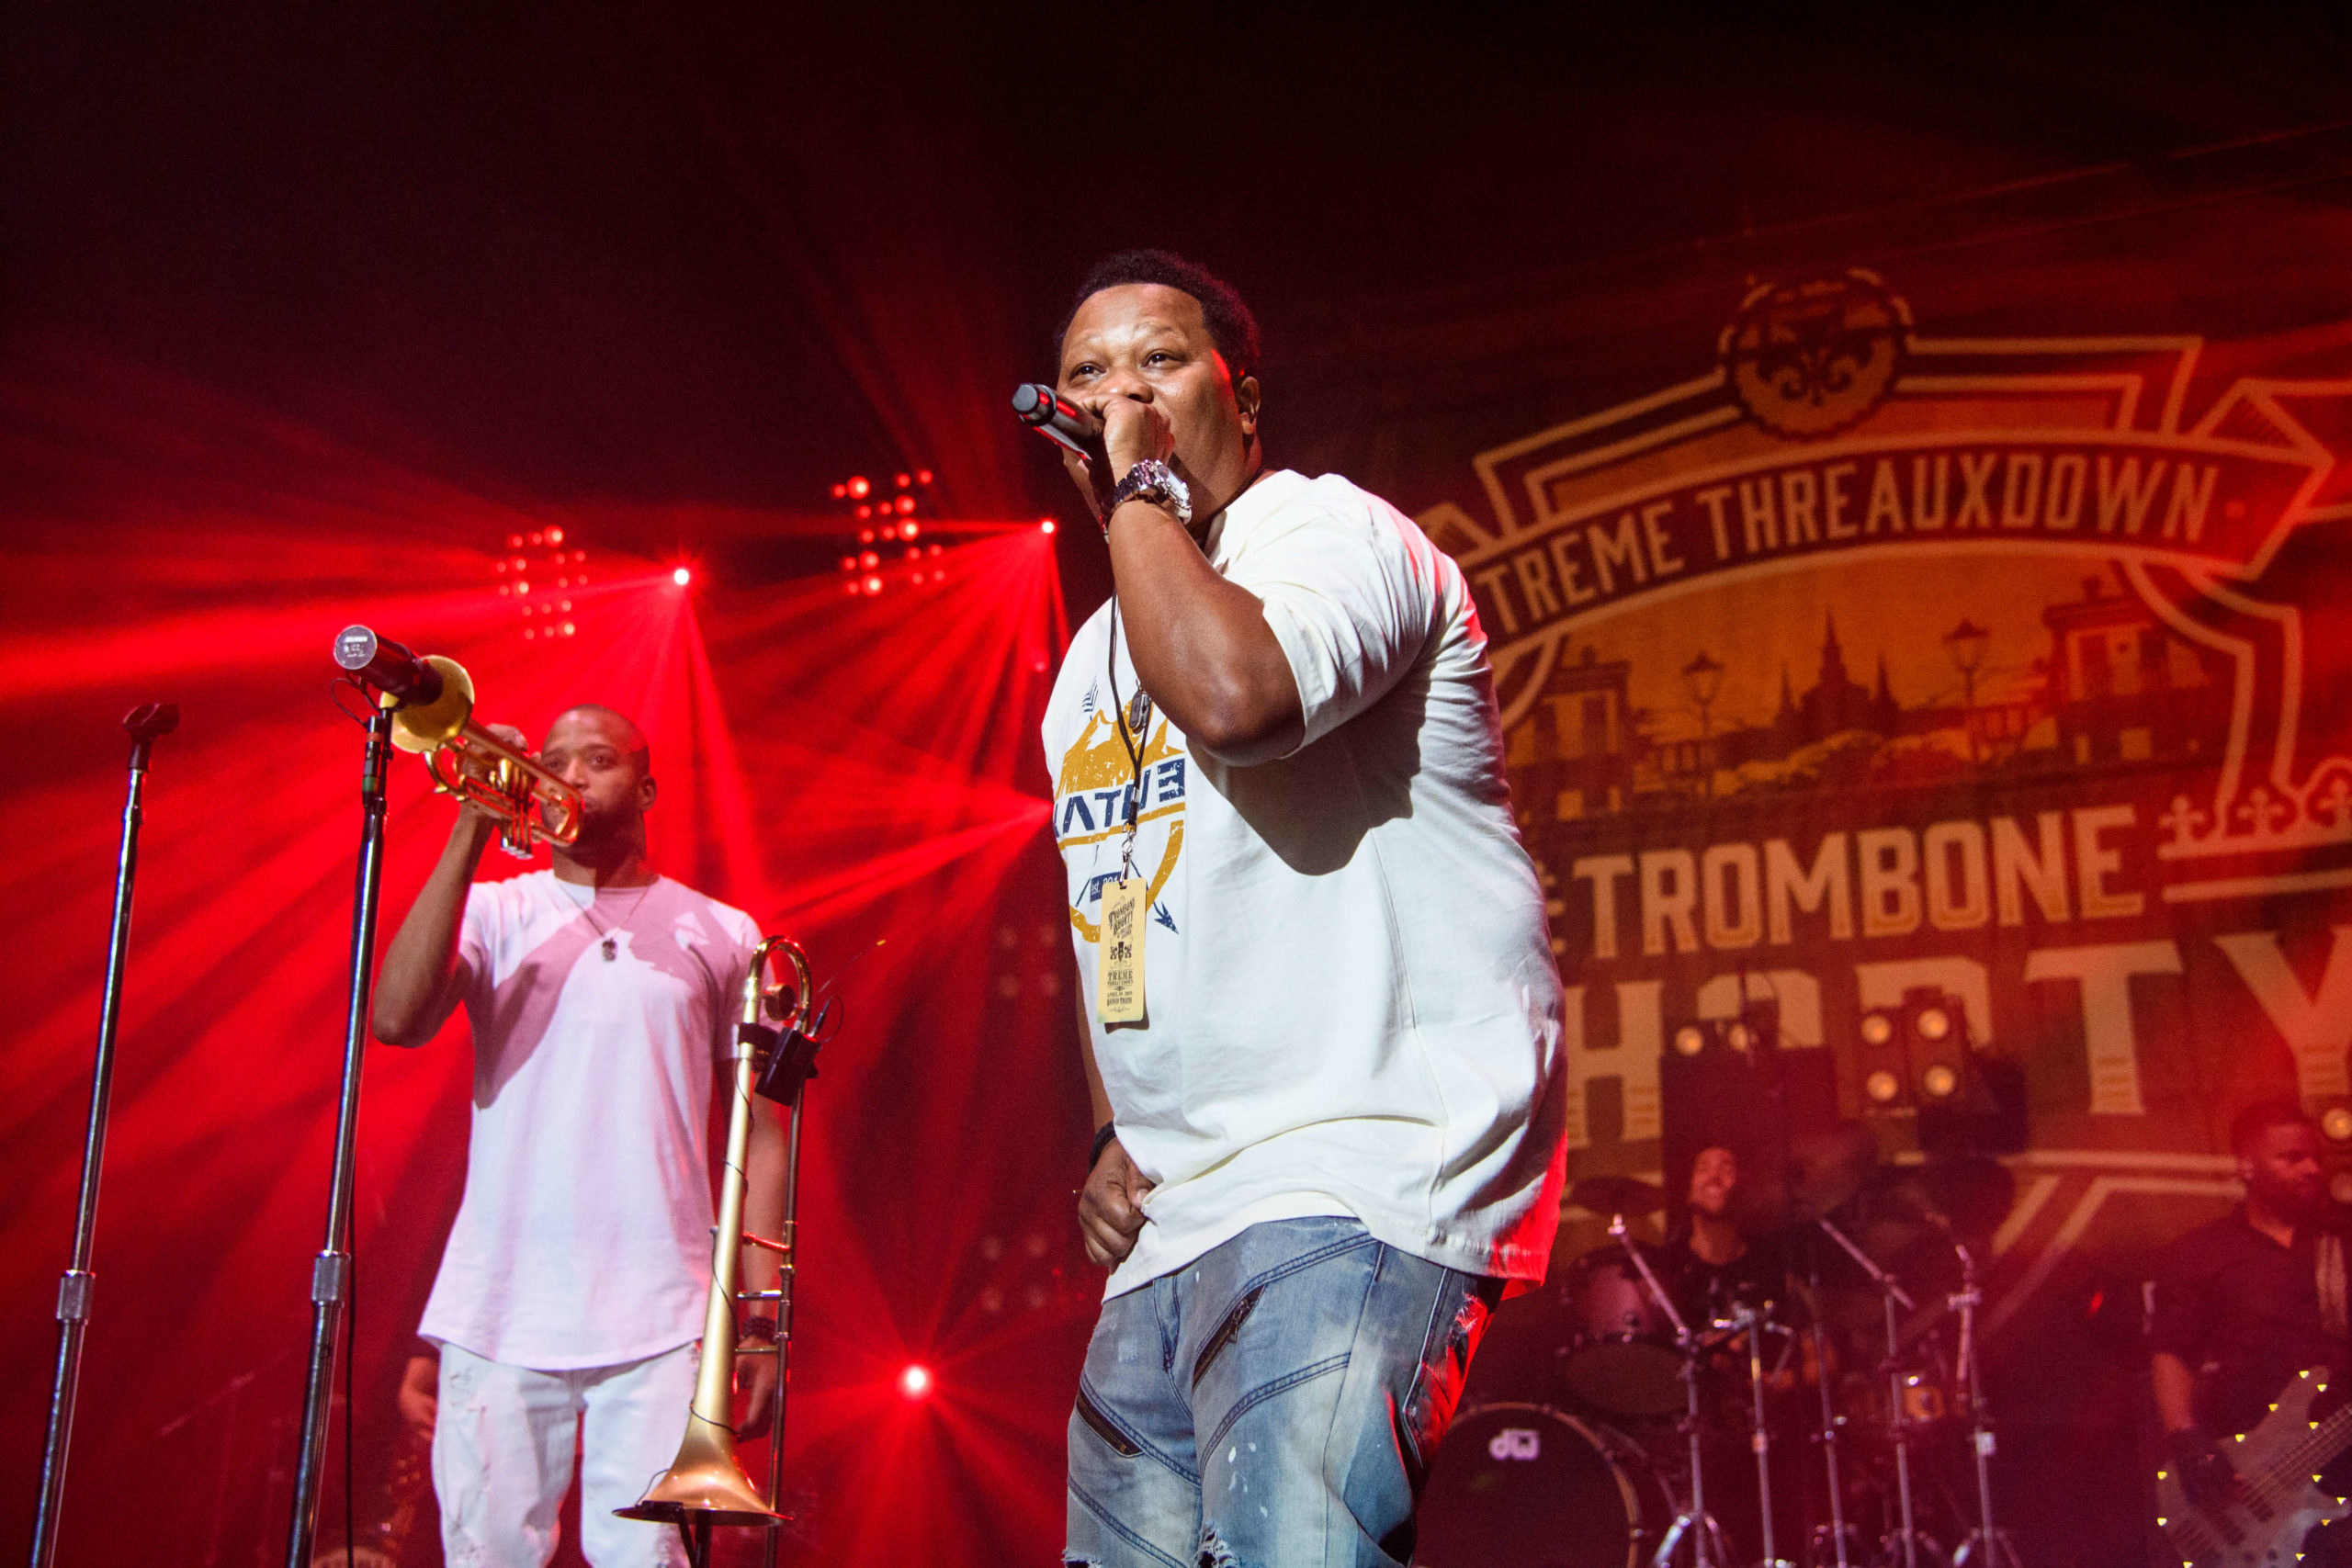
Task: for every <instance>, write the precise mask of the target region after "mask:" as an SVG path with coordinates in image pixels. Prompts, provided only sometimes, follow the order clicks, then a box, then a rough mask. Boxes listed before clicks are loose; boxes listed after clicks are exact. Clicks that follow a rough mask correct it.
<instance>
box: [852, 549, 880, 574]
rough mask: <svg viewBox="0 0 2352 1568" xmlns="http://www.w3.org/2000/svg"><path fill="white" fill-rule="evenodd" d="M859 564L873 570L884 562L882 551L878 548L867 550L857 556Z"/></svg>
mask: <svg viewBox="0 0 2352 1568" xmlns="http://www.w3.org/2000/svg"><path fill="white" fill-rule="evenodd" d="M857 564H858V565H860V566H862V567H864V568H865V570H868V571H872V570H874V569H875V568H876V567H877V566H880V565H881V564H882V556H881V553H880V552H879V551H876V550H867V551H866V552H865V554H863V555H861V556H859V557H858V558H857Z"/></svg>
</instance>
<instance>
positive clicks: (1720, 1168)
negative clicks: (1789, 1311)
mask: <svg viewBox="0 0 2352 1568" xmlns="http://www.w3.org/2000/svg"><path fill="white" fill-rule="evenodd" d="M1738 1193H1739V1156H1737V1155H1736V1154H1734V1153H1733V1152H1732V1151H1731V1150H1729V1149H1727V1148H1725V1147H1724V1146H1723V1145H1713V1146H1711V1147H1708V1148H1703V1149H1701V1150H1700V1151H1699V1156H1698V1157H1697V1158H1696V1159H1694V1160H1692V1161H1691V1187H1690V1193H1689V1204H1688V1207H1687V1209H1686V1210H1685V1212H1684V1214H1683V1218H1682V1223H1681V1224H1679V1225H1677V1226H1675V1228H1674V1229H1673V1231H1672V1232H1671V1233H1670V1234H1669V1235H1668V1236H1667V1239H1666V1258H1667V1265H1668V1269H1667V1277H1668V1279H1669V1280H1673V1281H1675V1298H1676V1299H1675V1305H1676V1306H1677V1307H1678V1308H1679V1309H1680V1311H1681V1312H1682V1314H1683V1315H1684V1317H1685V1318H1686V1319H1687V1320H1688V1321H1689V1322H1690V1324H1691V1327H1692V1328H1693V1329H1697V1330H1703V1329H1704V1328H1705V1326H1706V1325H1709V1324H1711V1323H1716V1322H1721V1321H1723V1320H1724V1319H1726V1318H1728V1317H1729V1316H1730V1315H1731V1311H1732V1308H1733V1307H1734V1306H1735V1305H1736V1304H1738V1303H1747V1305H1749V1306H1760V1305H1762V1304H1763V1303H1765V1302H1767V1301H1770V1300H1772V1299H1774V1298H1775V1297H1776V1296H1778V1295H1779V1294H1780V1290H1781V1262H1780V1259H1779V1258H1778V1257H1776V1256H1773V1255H1772V1254H1773V1249H1771V1248H1769V1247H1755V1246H1751V1245H1750V1244H1749V1241H1748V1237H1747V1232H1746V1231H1744V1230H1743V1229H1741V1227H1740V1224H1739V1223H1738V1220H1737V1219H1736V1217H1735V1216H1736V1214H1737V1213H1738V1212H1739V1207H1740V1204H1739V1198H1738Z"/></svg>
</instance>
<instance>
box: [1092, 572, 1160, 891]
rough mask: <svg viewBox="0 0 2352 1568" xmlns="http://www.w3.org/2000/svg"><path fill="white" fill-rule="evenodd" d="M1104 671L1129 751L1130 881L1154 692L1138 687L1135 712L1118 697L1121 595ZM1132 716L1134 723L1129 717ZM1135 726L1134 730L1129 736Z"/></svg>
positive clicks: (1123, 876)
mask: <svg viewBox="0 0 2352 1568" xmlns="http://www.w3.org/2000/svg"><path fill="white" fill-rule="evenodd" d="M1103 673H1104V674H1105V675H1106V676H1108V677H1109V678H1110V682H1111V707H1112V711H1113V714H1114V722H1116V723H1117V725H1118V727H1119V747H1120V749H1121V750H1124V751H1125V752H1126V754H1127V767H1128V770H1129V772H1128V775H1127V793H1126V801H1125V818H1126V824H1127V835H1126V838H1125V840H1122V841H1121V843H1120V845H1119V880H1120V881H1122V882H1125V881H1127V880H1128V879H1129V878H1131V877H1133V876H1134V875H1135V873H1136V829H1137V828H1139V827H1141V826H1142V824H1141V822H1140V821H1139V820H1138V818H1139V816H1140V811H1139V809H1138V808H1139V807H1141V806H1142V804H1143V748H1144V739H1145V733H1146V731H1148V729H1149V728H1150V727H1151V694H1150V693H1148V692H1146V691H1145V690H1144V689H1143V688H1142V687H1141V686H1137V687H1136V697H1135V712H1134V714H1133V715H1132V716H1131V715H1129V713H1128V712H1127V705H1126V704H1125V703H1124V702H1122V701H1121V700H1120V698H1119V596H1118V595H1117V594H1115V593H1114V594H1112V595H1111V636H1110V639H1109V642H1108V644H1107V645H1106V648H1105V651H1104V653H1103ZM1131 718H1132V726H1131V725H1130V719H1131ZM1130 728H1132V729H1133V731H1134V733H1133V736H1132V738H1130V736H1129V729H1130Z"/></svg>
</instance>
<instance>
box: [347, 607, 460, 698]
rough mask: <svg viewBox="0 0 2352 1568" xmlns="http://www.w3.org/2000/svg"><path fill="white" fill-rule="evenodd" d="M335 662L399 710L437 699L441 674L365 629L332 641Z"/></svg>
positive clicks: (353, 629)
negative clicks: (383, 696)
mask: <svg viewBox="0 0 2352 1568" xmlns="http://www.w3.org/2000/svg"><path fill="white" fill-rule="evenodd" d="M334 661H335V662H336V663H337V664H340V665H342V666H343V667H344V668H345V670H347V671H350V672H351V673H352V674H353V675H354V676H355V677H356V678H357V679H359V680H362V681H365V682H368V684H369V685H371V686H373V687H375V688H376V689H377V690H378V691H379V692H381V693H383V694H385V695H386V696H388V697H390V698H391V699H393V701H394V702H395V703H397V704H398V705H400V706H401V707H421V706H423V705H425V704H428V703H432V702H436V701H438V700H439V699H440V696H441V671H438V670H435V668H433V666H432V665H430V664H427V663H426V662H425V661H424V660H422V659H419V658H418V657H417V656H416V655H415V654H413V653H412V652H410V651H409V650H408V649H405V648H402V647H401V645H400V644H399V643H396V642H394V641H392V640H391V639H390V637H378V636H377V635H376V634H375V633H374V632H372V631H369V630H368V628H367V627H366V626H345V627H344V628H343V632H342V634H341V635H340V636H338V637H336V638H335V639H334Z"/></svg>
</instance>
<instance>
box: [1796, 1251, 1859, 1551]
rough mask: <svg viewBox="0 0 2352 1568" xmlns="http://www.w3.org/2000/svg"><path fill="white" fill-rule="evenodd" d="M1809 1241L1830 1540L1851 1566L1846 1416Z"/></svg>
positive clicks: (1818, 1264) (1817, 1545) (1814, 1255)
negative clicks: (1843, 1455)
mask: <svg viewBox="0 0 2352 1568" xmlns="http://www.w3.org/2000/svg"><path fill="white" fill-rule="evenodd" d="M1806 1242H1807V1245H1806V1247H1805V1257H1806V1258H1807V1259H1808V1266H1809V1270H1810V1273H1811V1275H1812V1279H1811V1280H1810V1283H1811V1286H1812V1292H1811V1293H1812V1297H1813V1300H1812V1302H1811V1303H1809V1304H1810V1314H1809V1315H1810V1316H1811V1317H1812V1320H1813V1327H1812V1337H1813V1365H1814V1380H1813V1381H1814V1385H1815V1388H1816V1389H1817V1390H1818V1391H1819V1393H1820V1394H1821V1458H1822V1463H1823V1464H1824V1465H1826V1467H1827V1469H1828V1472H1829V1530H1830V1540H1831V1541H1832V1543H1833V1550H1834V1551H1835V1552H1836V1554H1837V1555H1836V1563H1837V1568H1851V1564H1850V1562H1849V1560H1848V1558H1847V1541H1846V1493H1845V1483H1844V1481H1843V1480H1842V1478H1841V1466H1840V1465H1839V1463H1838V1437H1839V1435H1840V1434H1841V1433H1842V1432H1843V1431H1844V1430H1845V1427H1846V1417H1845V1416H1841V1415H1839V1414H1838V1405H1837V1402H1836V1400H1835V1399H1834V1398H1833V1397H1832V1396H1831V1393H1830V1389H1829V1339H1828V1336H1827V1335H1826V1333H1824V1332H1823V1329H1822V1325H1821V1262H1820V1258H1819V1255H1818V1254H1817V1253H1816V1252H1815V1248H1814V1247H1813V1246H1812V1238H1811V1237H1810V1236H1808V1237H1807V1238H1806ZM1820 1557H1821V1550H1820V1541H1819V1539H1818V1538H1817V1537H1816V1538H1815V1543H1814V1560H1815V1562H1819V1561H1820Z"/></svg>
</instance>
